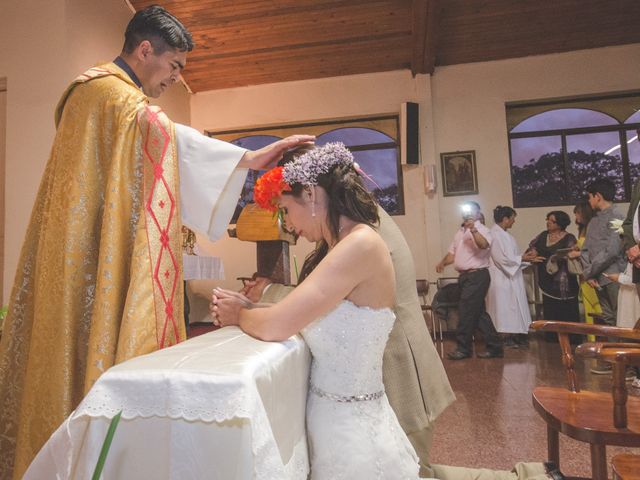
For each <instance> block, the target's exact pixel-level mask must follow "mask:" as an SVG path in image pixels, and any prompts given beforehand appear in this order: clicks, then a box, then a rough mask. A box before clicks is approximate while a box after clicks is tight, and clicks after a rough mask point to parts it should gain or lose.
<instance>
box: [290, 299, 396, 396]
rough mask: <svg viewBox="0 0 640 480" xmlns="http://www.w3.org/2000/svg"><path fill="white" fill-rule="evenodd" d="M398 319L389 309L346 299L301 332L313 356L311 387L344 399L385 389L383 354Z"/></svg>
mask: <svg viewBox="0 0 640 480" xmlns="http://www.w3.org/2000/svg"><path fill="white" fill-rule="evenodd" d="M395 318H396V317H395V314H394V313H393V311H392V310H391V309H389V308H383V309H372V308H368V307H360V306H358V305H355V304H354V303H352V302H350V301H348V300H344V301H342V302H341V303H339V304H338V306H337V307H336V308H335V309H334V310H332V311H331V312H329V313H328V314H327V315H325V316H324V317H321V318H319V319H317V320H316V321H314V322H313V323H311V324H310V325H308V326H307V327H305V328H304V329H303V330H302V332H301V333H302V336H303V337H304V339H305V340H306V342H307V344H308V345H309V348H310V349H311V353H312V355H313V360H312V363H311V385H312V386H314V387H316V388H318V389H320V390H322V391H324V392H327V393H330V394H335V395H344V396H349V395H363V394H371V393H374V392H379V391H381V390H383V389H384V387H383V384H382V355H383V354H384V348H385V345H386V343H387V339H388V338H389V333H390V332H391V328H392V327H393V322H394V321H395Z"/></svg>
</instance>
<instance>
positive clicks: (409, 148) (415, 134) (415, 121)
mask: <svg viewBox="0 0 640 480" xmlns="http://www.w3.org/2000/svg"><path fill="white" fill-rule="evenodd" d="M405 115H406V118H405V129H406V142H407V144H406V155H407V156H406V159H407V163H408V164H410V165H418V164H419V163H420V116H419V111H418V104H417V103H412V102H407V103H406V111H405Z"/></svg>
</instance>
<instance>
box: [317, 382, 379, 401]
mask: <svg viewBox="0 0 640 480" xmlns="http://www.w3.org/2000/svg"><path fill="white" fill-rule="evenodd" d="M309 390H311V391H312V392H313V393H315V394H316V395H318V396H319V397H322V398H326V399H327V400H333V401H334V402H345V403H349V402H364V401H366V400H376V399H378V398H380V397H382V396H383V395H384V390H380V391H379V392H375V393H365V394H362V395H348V396H347V395H336V394H335V393H329V392H325V391H324V390H320V389H319V388H318V387H316V386H315V385H311V386H309Z"/></svg>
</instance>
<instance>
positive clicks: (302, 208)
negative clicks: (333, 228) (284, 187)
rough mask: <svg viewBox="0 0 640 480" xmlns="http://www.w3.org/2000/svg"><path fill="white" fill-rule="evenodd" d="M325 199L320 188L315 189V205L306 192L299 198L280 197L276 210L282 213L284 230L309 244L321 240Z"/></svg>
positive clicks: (323, 229)
mask: <svg viewBox="0 0 640 480" xmlns="http://www.w3.org/2000/svg"><path fill="white" fill-rule="evenodd" d="M325 197H326V194H325V193H324V190H323V189H322V188H321V187H315V204H314V198H313V195H311V192H310V191H307V190H305V191H304V192H303V193H302V196H301V197H295V196H293V195H282V196H281V197H280V199H279V201H278V208H279V209H280V211H281V212H282V215H283V218H284V222H285V225H284V227H285V229H286V230H288V231H290V232H293V233H295V234H296V235H298V236H301V237H304V238H306V239H307V240H309V241H310V242H318V241H320V240H322V239H323V238H324V231H325V228H324V223H325V219H326V207H325V205H326V198H325ZM314 213H315V215H314Z"/></svg>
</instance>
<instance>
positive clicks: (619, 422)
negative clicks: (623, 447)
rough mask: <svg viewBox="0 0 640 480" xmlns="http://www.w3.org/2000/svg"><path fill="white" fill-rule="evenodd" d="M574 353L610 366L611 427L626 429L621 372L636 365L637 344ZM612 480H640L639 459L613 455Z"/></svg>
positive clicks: (597, 346)
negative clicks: (611, 395)
mask: <svg viewBox="0 0 640 480" xmlns="http://www.w3.org/2000/svg"><path fill="white" fill-rule="evenodd" d="M576 353H577V354H579V355H581V356H583V357H588V358H598V359H600V360H602V361H605V362H607V363H611V364H613V388H612V394H613V423H614V425H615V426H616V427H617V428H626V427H627V423H628V421H627V420H628V419H627V405H626V404H627V398H628V396H627V385H626V383H625V371H626V369H627V366H629V365H640V343H585V344H583V345H580V346H579V347H578V348H576ZM611 467H612V470H613V478H614V480H616V479H617V480H640V455H632V454H628V453H624V454H620V455H616V456H615V457H613V459H612V461H611Z"/></svg>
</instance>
